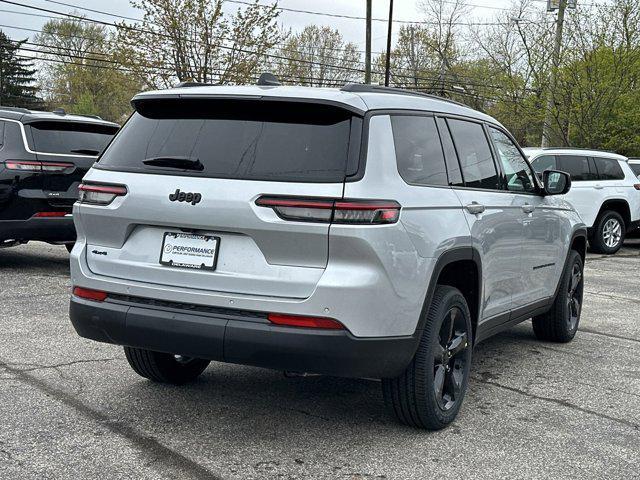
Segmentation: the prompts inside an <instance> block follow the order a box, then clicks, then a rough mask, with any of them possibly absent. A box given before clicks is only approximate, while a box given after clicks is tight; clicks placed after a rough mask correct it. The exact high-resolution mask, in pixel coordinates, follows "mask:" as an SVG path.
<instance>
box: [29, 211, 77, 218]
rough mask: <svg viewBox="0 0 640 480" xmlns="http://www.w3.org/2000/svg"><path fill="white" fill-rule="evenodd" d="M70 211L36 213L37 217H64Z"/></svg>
mask: <svg viewBox="0 0 640 480" xmlns="http://www.w3.org/2000/svg"><path fill="white" fill-rule="evenodd" d="M68 214H69V212H38V213H36V214H35V215H34V217H35V218H52V217H64V216H65V215H68Z"/></svg>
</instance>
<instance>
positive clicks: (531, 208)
mask: <svg viewBox="0 0 640 480" xmlns="http://www.w3.org/2000/svg"><path fill="white" fill-rule="evenodd" d="M535 209H536V207H534V206H533V205H529V204H528V203H525V204H524V205H522V211H523V212H524V213H533V211H534V210H535Z"/></svg>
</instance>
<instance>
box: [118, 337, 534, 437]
mask: <svg viewBox="0 0 640 480" xmlns="http://www.w3.org/2000/svg"><path fill="white" fill-rule="evenodd" d="M517 328H518V329H517V330H510V331H509V332H506V333H504V334H501V335H498V336H495V337H492V338H491V339H489V340H486V341H485V342H483V343H481V344H480V345H479V346H478V347H477V348H476V350H475V351H474V361H473V366H472V371H471V378H470V382H469V392H468V395H467V397H466V399H465V405H464V407H463V409H462V412H461V417H464V416H467V415H469V416H473V415H477V414H478V413H477V412H478V410H482V409H483V408H484V407H485V405H484V403H483V400H482V393H478V392H479V391H481V390H483V389H484V388H487V387H486V386H485V385H484V382H485V380H491V381H494V382H495V381H497V380H499V379H500V377H501V376H502V375H503V374H507V372H506V369H507V368H508V369H509V370H510V371H511V372H512V371H514V370H515V371H526V369H527V361H528V356H530V355H533V354H534V353H531V352H528V351H530V350H531V349H532V347H531V345H530V344H527V342H523V343H522V345H521V346H518V345H517V343H518V339H522V340H533V339H534V337H533V333H532V332H531V328H530V327H526V326H525V327H517ZM537 353H539V352H537ZM496 355H499V356H500V357H499V358H500V362H499V363H498V362H495V361H492V360H491V359H493V360H495V357H496ZM500 364H502V365H506V366H505V367H503V368H502V369H501V368H500ZM132 378H133V377H132ZM381 390H382V389H381V386H380V382H379V381H377V380H367V379H344V378H337V377H328V376H307V377H293V378H287V377H285V375H283V373H282V372H277V371H272V370H267V369H260V368H253V367H244V366H238V365H227V364H220V363H213V362H212V364H211V365H210V366H209V368H208V369H207V370H206V371H205V372H204V374H203V375H202V376H201V377H200V378H199V379H198V380H197V381H195V382H193V383H191V384H188V385H185V386H182V387H174V386H167V385H161V384H155V383H152V382H148V381H145V380H142V379H140V380H139V381H132V382H131V383H128V386H127V387H125V388H124V391H123V392H122V393H123V394H124V395H123V397H122V400H121V401H120V403H119V405H117V407H116V408H117V409H118V410H119V412H118V415H122V416H123V417H128V416H132V417H133V418H137V419H140V420H143V422H142V423H148V424H149V425H153V424H155V423H156V422H167V421H168V422H172V424H174V425H175V424H176V423H178V424H181V426H180V427H179V429H180V430H183V429H184V430H185V431H188V432H191V433H190V434H191V435H192V434H193V432H194V431H197V432H198V435H200V434H201V432H209V434H211V435H215V434H214V433H212V432H214V431H218V432H223V431H227V430H229V429H233V431H234V437H236V436H238V437H241V438H243V439H245V440H246V439H247V438H252V437H256V438H262V437H263V436H264V435H268V434H269V432H273V431H274V430H275V431H280V430H281V431H282V434H283V435H289V434H288V433H286V432H288V431H290V430H291V431H293V430H296V429H298V430H304V431H306V434H307V435H308V436H310V437H314V436H316V435H318V436H320V437H323V436H326V433H325V432H326V431H329V432H334V433H335V432H347V431H352V430H354V429H355V430H356V431H361V432H363V433H364V434H367V435H369V434H371V432H372V430H371V427H372V426H374V427H376V428H383V429H393V430H398V429H399V430H400V431H403V432H405V434H407V435H414V434H423V433H424V432H420V431H419V430H414V429H407V428H406V427H403V426H401V425H399V424H397V423H396V422H395V420H394V419H393V418H391V417H390V416H389V415H388V413H387V412H386V410H385V408H384V402H383V398H382V392H381ZM476 394H477V395H476ZM132 408H133V411H132V410H131V409H132ZM158 416H160V417H162V418H158ZM145 417H146V418H145ZM459 418H460V417H459ZM461 422H464V419H462V420H461ZM151 428H153V426H151ZM457 429H458V427H456V426H455V424H454V425H453V429H447V430H450V433H451V432H453V433H456V432H457V433H459V431H458V430H457ZM447 430H445V432H446V431H447Z"/></svg>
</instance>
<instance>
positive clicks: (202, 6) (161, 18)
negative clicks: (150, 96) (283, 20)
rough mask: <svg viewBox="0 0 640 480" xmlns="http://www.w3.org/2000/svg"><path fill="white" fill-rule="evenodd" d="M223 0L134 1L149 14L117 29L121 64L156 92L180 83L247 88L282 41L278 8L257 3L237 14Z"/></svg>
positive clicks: (133, 3) (134, 3) (133, 1)
mask: <svg viewBox="0 0 640 480" xmlns="http://www.w3.org/2000/svg"><path fill="white" fill-rule="evenodd" d="M223 3H224V0H131V4H132V5H133V6H134V7H136V8H138V9H140V10H142V11H143V12H144V16H143V20H142V21H141V22H139V23H136V24H133V25H132V24H127V23H124V22H123V23H121V24H119V25H118V45H119V60H120V61H121V62H122V63H123V64H124V65H126V66H127V67H128V68H130V69H132V70H134V71H136V72H137V73H138V76H139V78H140V79H141V80H143V81H144V82H145V83H146V84H147V85H149V86H152V87H163V86H170V85H172V84H174V83H175V82H176V81H197V82H207V83H218V84H223V83H245V82H248V81H250V80H253V79H254V78H255V76H256V73H257V72H258V70H259V68H260V66H261V65H263V64H264V63H265V59H266V58H267V55H268V53H269V51H270V50H271V49H272V48H273V47H274V46H275V45H276V44H277V43H278V42H280V41H281V40H282V32H281V31H280V30H279V29H278V28H277V25H276V19H277V17H278V10H277V9H276V6H277V4H275V3H274V4H273V5H272V6H270V7H266V6H264V5H261V4H259V3H258V2H257V1H256V2H255V3H253V4H250V5H249V6H247V7H245V8H244V9H239V10H237V12H236V13H235V15H232V16H227V15H225V14H224V12H223V10H222V6H223Z"/></svg>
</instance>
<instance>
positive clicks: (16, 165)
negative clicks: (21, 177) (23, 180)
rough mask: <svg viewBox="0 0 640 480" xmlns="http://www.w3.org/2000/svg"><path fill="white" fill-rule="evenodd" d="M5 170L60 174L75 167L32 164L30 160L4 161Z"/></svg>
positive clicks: (63, 164)
mask: <svg viewBox="0 0 640 480" xmlns="http://www.w3.org/2000/svg"><path fill="white" fill-rule="evenodd" d="M4 166H5V168H6V169H7V170H20V171H23V172H47V173H52V172H57V173H62V172H65V171H68V170H73V169H75V168H76V166H75V165H74V164H73V163H67V162H34V161H31V160H5V162H4Z"/></svg>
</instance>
